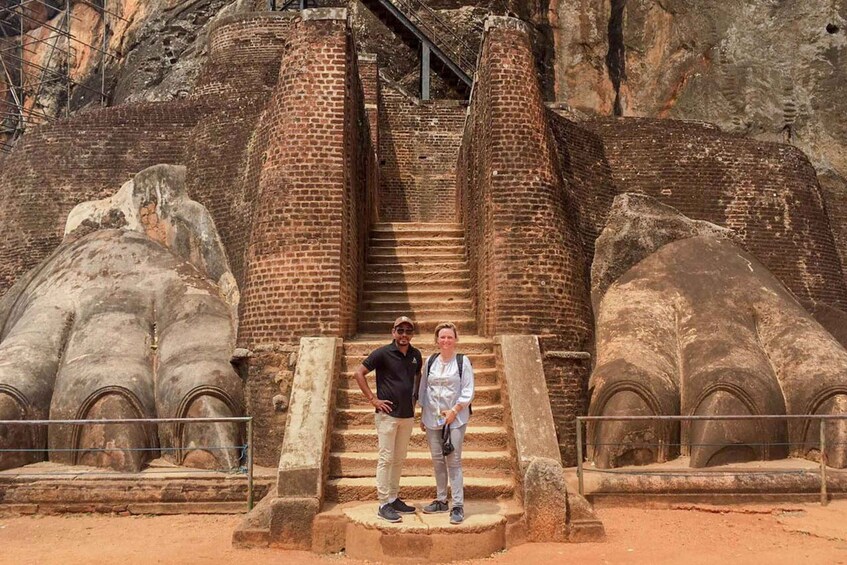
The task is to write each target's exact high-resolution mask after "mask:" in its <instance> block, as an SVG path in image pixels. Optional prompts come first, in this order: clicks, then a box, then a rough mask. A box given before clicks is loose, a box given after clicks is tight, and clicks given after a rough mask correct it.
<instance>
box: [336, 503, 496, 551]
mask: <svg viewBox="0 0 847 565" xmlns="http://www.w3.org/2000/svg"><path fill="white" fill-rule="evenodd" d="M344 514H345V515H346V516H347V519H348V526H347V532H346V540H345V541H346V543H345V553H346V555H347V556H348V557H351V558H354V559H365V560H369V561H391V562H392V563H397V562H399V563H406V562H414V563H420V562H421V561H429V562H436V563H441V562H447V561H458V560H463V559H475V558H477V559H478V558H483V557H488V556H489V555H491V554H492V553H495V552H497V551H500V550H502V549H503V548H504V547H505V526H506V518H505V517H504V516H503V515H502V507H501V505H500V504H499V503H497V502H496V501H493V500H468V501H466V505H465V520H464V522H462V523H461V524H458V525H456V524H450V521H449V520H450V519H449V516H448V515H447V514H421V513H418V514H414V515H407V516H405V517H404V519H403V521H402V522H399V523H397V524H390V523H387V522H385V521H384V520H381V519H380V518H378V517H377V515H376V504H375V503H373V502H372V503H367V504H359V505H355V506H351V507H350V508H347V509H345V510H344Z"/></svg>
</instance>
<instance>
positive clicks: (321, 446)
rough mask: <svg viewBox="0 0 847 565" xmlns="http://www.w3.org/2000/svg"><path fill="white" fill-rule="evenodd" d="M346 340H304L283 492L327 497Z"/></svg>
mask: <svg viewBox="0 0 847 565" xmlns="http://www.w3.org/2000/svg"><path fill="white" fill-rule="evenodd" d="M340 351H341V340H340V339H337V338H321V337H305V338H302V339H301V340H300V352H299V354H298V357H297V359H298V361H297V368H296V369H295V372H294V381H293V383H292V385H291V401H290V403H289V408H288V422H287V424H286V428H285V439H284V440H283V443H282V454H281V455H280V459H279V475H278V480H277V492H278V496H279V497H280V498H317V499H318V500H320V499H321V498H322V497H323V477H324V475H325V472H324V465H325V461H326V453H327V450H328V439H329V433H330V424H331V421H332V411H333V409H334V402H333V399H334V391H335V376H336V374H337V373H338V360H339V354H340Z"/></svg>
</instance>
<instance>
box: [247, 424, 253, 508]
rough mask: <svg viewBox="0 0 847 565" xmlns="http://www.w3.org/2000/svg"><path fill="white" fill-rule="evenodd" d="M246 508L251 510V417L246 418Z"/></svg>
mask: <svg viewBox="0 0 847 565" xmlns="http://www.w3.org/2000/svg"><path fill="white" fill-rule="evenodd" d="M247 510H248V511H249V510H253V417H252V416H251V417H250V419H249V420H247Z"/></svg>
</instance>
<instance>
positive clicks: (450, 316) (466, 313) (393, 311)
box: [359, 303, 474, 332]
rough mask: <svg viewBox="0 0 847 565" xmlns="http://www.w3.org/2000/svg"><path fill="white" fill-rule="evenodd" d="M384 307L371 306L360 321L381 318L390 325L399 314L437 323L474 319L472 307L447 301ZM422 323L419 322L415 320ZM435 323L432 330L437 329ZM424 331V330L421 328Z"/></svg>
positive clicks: (360, 316)
mask: <svg viewBox="0 0 847 565" xmlns="http://www.w3.org/2000/svg"><path fill="white" fill-rule="evenodd" d="M383 305H384V306H385V307H384V308H379V309H376V308H370V309H367V310H364V311H363V312H361V313H360V314H359V321H360V322H375V321H380V320H386V321H388V323H389V325H390V324H391V322H393V321H394V320H395V319H397V317H398V316H409V317H410V318H412V319H413V320H434V321H435V325H438V324H439V323H441V322H444V321H447V320H449V321H451V322H456V321H458V320H465V321H473V320H474V317H473V315H472V314H471V309H470V308H467V307H466V308H462V307H460V306H456V307H454V306H452V305H450V303H447V304H446V305H444V306H439V307H429V308H424V307H421V306H418V305H405V304H401V305H398V306H396V307H394V308H392V307H390V306H389V305H387V304H383ZM415 323H416V324H418V325H419V324H420V323H419V322H415ZM435 325H434V326H433V328H432V330H433V332H434V331H435ZM421 331H423V330H421Z"/></svg>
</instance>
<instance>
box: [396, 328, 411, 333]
mask: <svg viewBox="0 0 847 565" xmlns="http://www.w3.org/2000/svg"><path fill="white" fill-rule="evenodd" d="M394 331H395V332H397V333H398V334H399V335H412V334H414V333H415V330H413V329H411V328H394Z"/></svg>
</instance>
